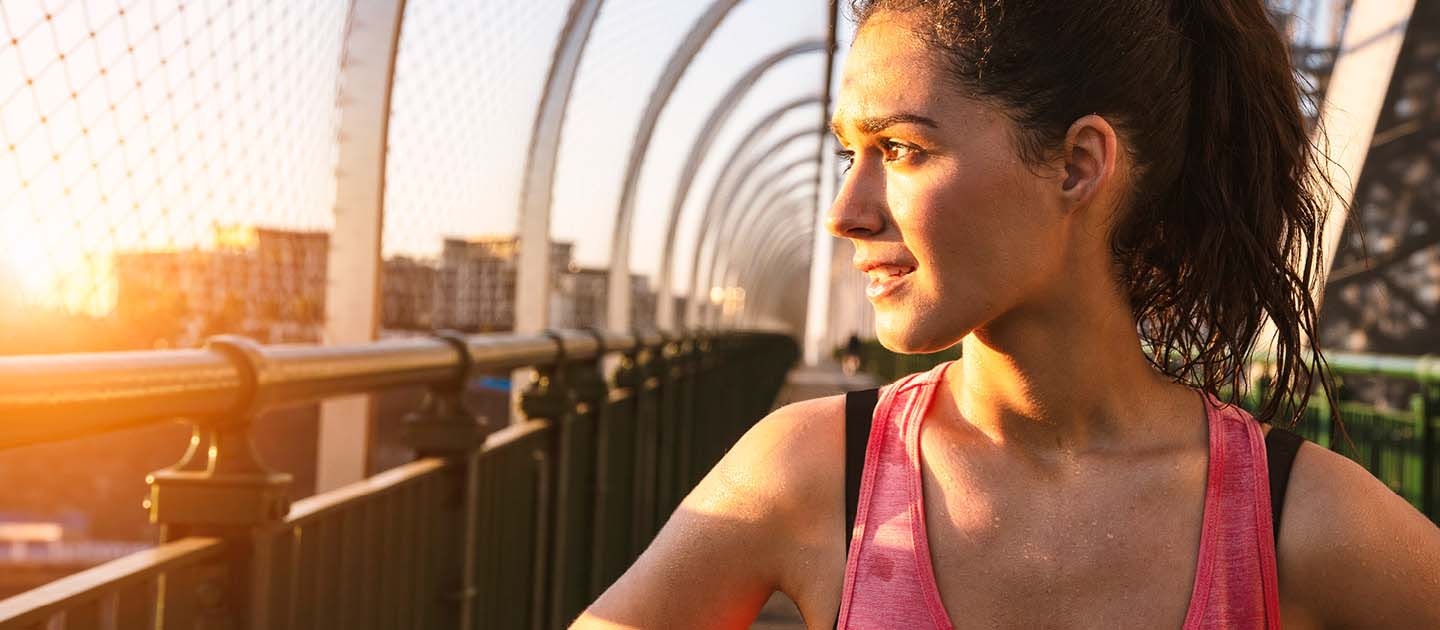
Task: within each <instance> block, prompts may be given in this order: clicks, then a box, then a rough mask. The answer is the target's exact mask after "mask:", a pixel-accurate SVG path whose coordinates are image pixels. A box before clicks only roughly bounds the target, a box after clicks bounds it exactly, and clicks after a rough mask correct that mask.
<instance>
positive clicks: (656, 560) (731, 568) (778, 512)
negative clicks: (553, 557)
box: [574, 401, 842, 628]
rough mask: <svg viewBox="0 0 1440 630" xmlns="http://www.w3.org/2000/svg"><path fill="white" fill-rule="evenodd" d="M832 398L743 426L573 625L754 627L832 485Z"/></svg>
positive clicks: (835, 440)
mask: <svg viewBox="0 0 1440 630" xmlns="http://www.w3.org/2000/svg"><path fill="white" fill-rule="evenodd" d="M827 404H828V403H826V402H824V401H813V402H806V403H800V404H796V405H790V406H787V407H784V408H782V409H780V410H777V411H775V412H774V413H772V414H770V415H769V416H767V417H766V418H765V419H764V420H761V421H760V422H759V423H758V424H756V425H755V426H754V427H752V428H751V429H750V430H749V431H748V432H746V434H745V435H744V437H742V438H741V439H740V441H739V442H737V443H736V444H735V446H734V447H732V448H731V449H730V451H729V452H728V453H726V455H725V456H724V457H723V458H722V459H721V460H720V462H719V463H718V464H716V466H715V467H714V468H713V469H712V470H711V471H710V473H709V474H707V475H706V476H705V478H704V479H703V480H702V481H701V482H700V483H699V484H698V485H697V486H696V487H695V489H694V490H693V491H691V492H690V494H689V495H688V496H687V497H686V498H685V500H684V501H682V502H681V504H680V507H679V508H678V509H677V510H676V511H675V513H674V514H673V515H671V516H670V519H669V520H668V521H667V522H666V524H665V526H664V527H663V528H662V529H661V530H660V533H659V534H658V535H657V536H656V538H655V540H654V542H652V543H651V545H650V547H649V548H648V549H646V550H645V552H644V553H643V554H641V556H640V557H639V558H638V559H637V560H636V561H635V564H634V565H632V566H631V567H630V569H629V570H628V571H626V572H625V574H624V575H623V576H621V578H620V579H619V580H618V581H616V583H615V584H614V585H613V586H611V587H610V588H609V589H607V590H606V591H605V593H604V594H603V595H601V596H600V598H599V599H598V600H596V602H595V603H594V604H593V605H592V606H591V607H590V608H589V609H588V610H587V611H586V613H585V614H584V615H582V616H581V617H580V619H579V620H578V621H577V622H576V624H575V626H574V627H580V628H603V627H636V628H745V627H748V626H749V625H750V623H751V621H753V620H754V618H755V616H756V615H757V614H758V612H759V610H760V608H761V606H763V605H764V604H765V601H766V600H767V599H768V598H769V596H770V594H771V593H772V592H774V591H775V590H776V588H777V586H778V585H779V584H780V582H781V581H782V580H783V579H784V578H785V575H786V573H787V570H788V568H789V567H790V566H791V565H792V564H793V559H794V558H795V557H796V554H797V553H800V552H801V547H803V546H804V543H803V540H804V539H805V538H806V536H805V535H804V531H805V530H806V529H807V525H806V523H807V522H808V521H813V520H815V516H816V514H815V512H814V508H815V507H816V506H815V505H814V504H813V502H814V501H815V498H814V497H815V496H816V494H817V491H820V490H821V489H822V488H824V487H825V484H827V483H830V480H829V479H828V476H830V475H829V474H828V471H829V469H830V468H832V467H827V466H824V465H821V462H823V461H824V460H825V458H827V457H831V456H834V454H831V453H828V452H827V451H826V449H828V448H833V449H834V451H835V454H838V453H839V451H840V450H841V448H842V446H841V445H840V440H841V436H832V435H829V434H830V433H832V432H831V431H828V430H827V427H826V416H828V415H829V414H828V413H827V412H828V411H829V407H827ZM829 406H833V404H829ZM832 438H833V439H832ZM830 461H832V462H833V461H835V460H833V459H832V460H830ZM835 483H837V484H838V481H836V482H835ZM838 488H839V487H838V486H837V492H838V491H839V490H838ZM820 494H823V492H820Z"/></svg>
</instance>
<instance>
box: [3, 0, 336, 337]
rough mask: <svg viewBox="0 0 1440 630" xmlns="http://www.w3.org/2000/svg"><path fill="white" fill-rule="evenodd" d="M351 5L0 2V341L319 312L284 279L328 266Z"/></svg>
mask: <svg viewBox="0 0 1440 630" xmlns="http://www.w3.org/2000/svg"><path fill="white" fill-rule="evenodd" d="M345 8H346V6H345V3H344V2H341V1H339V0H307V1H300V2H283V3H278V2H268V1H265V0H252V1H248V2H247V1H233V0H231V1H218V0H216V1H210V2H186V3H178V2H159V1H149V0H147V1H134V2H116V1H111V2H49V3H40V2H5V3H3V4H0V36H3V41H0V240H3V244H0V276H3V277H6V278H7V279H8V280H9V281H8V282H7V283H6V284H7V285H8V286H9V287H14V288H15V289H18V290H7V291H6V295H5V296H4V297H0V300H6V301H8V302H9V303H8V304H5V305H3V306H0V313H3V314H4V316H5V317H6V318H7V319H8V320H16V321H9V322H7V323H10V324H12V325H14V326H15V327H11V328H10V330H11V331H12V334H11V336H10V341H11V342H12V343H11V344H9V345H11V347H9V348H4V349H0V351H12V352H13V351H26V350H33V351H44V350H54V349H82V348H77V347H73V346H74V345H75V344H76V343H83V344H87V345H90V346H93V347H91V348H84V349H97V348H98V347H134V346H142V347H143V346H148V345H151V344H152V343H153V342H155V341H157V340H158V341H161V342H169V341H183V340H184V339H185V338H186V337H189V338H191V339H193V338H195V337H197V336H198V335H201V334H204V333H205V332H208V331H213V330H217V329H236V328H239V327H240V325H241V324H242V323H243V320H247V319H252V320H253V319H256V318H259V317H262V316H263V315H265V314H266V313H267V312H268V311H278V310H287V311H292V313H291V315H293V317H292V319H296V320H299V321H300V322H307V321H308V322H312V323H313V322H316V321H318V316H319V310H318V305H316V304H308V305H307V304H303V303H298V302H295V301H293V300H288V301H287V300H281V299H278V298H279V296H281V295H283V294H285V293H286V292H287V290H289V289H294V288H298V287H305V286H311V285H315V284H316V283H319V285H320V286H323V280H324V279H323V275H320V274H321V273H323V272H322V271H318V270H315V269H313V267H314V264H315V263H316V262H317V261H318V262H319V263H320V264H322V265H323V261H324V256H323V247H324V241H323V236H317V235H319V234H320V232H317V230H323V229H324V228H325V227H326V226H327V225H328V224H329V221H330V219H329V217H330V209H331V205H332V200H333V197H334V184H333V174H332V171H333V164H334V135H335V134H334V124H335V119H334V100H335V98H334V95H335V86H336V77H337V76H338V71H339V63H338V62H339V53H340V38H341V34H342V31H343V26H344V20H345ZM257 227H260V228H267V229H264V230H256V229H253V228H257ZM317 249H319V250H321V251H320V252H319V254H318V256H317V254H316V250H317ZM319 269H320V270H323V266H322V267H320V268H319ZM255 294H264V295H265V296H266V297H269V298H276V299H264V300H261V299H257V298H256V295H255ZM57 318H59V319H68V318H79V319H80V320H85V321H79V322H72V323H73V325H72V326H69V327H67V328H65V329H64V330H63V333H64V335H63V337H64V338H66V339H69V340H71V343H69V344H61V345H60V346H54V347H52V346H47V345H46V343H54V342H56V341H57V337H59V336H62V335H60V333H61V332H62V331H61V330H54V331H49V332H48V334H43V335H32V334H15V333H14V332H13V331H15V330H21V331H25V330H30V329H33V328H35V327H36V326H42V325H54V324H55V323H56V321H57ZM91 318H93V321H89V320H91ZM25 323H29V324H30V325H29V326H25V325H23V324H25ZM121 324H125V325H123V326H122V325H121ZM117 326H119V328H117ZM17 327H18V328H17ZM42 327H43V326H42ZM29 341H33V342H34V343H33V344H31V343H27V342H29ZM17 346H18V347H17Z"/></svg>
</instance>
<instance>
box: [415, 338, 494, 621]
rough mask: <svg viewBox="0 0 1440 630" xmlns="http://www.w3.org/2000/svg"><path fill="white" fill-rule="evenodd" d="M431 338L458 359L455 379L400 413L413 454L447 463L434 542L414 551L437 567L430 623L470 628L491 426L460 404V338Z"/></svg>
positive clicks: (466, 370)
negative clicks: (482, 455)
mask: <svg viewBox="0 0 1440 630" xmlns="http://www.w3.org/2000/svg"><path fill="white" fill-rule="evenodd" d="M435 336H436V337H437V338H438V339H440V340H441V341H444V342H446V343H447V344H449V345H450V346H451V347H453V348H454V349H455V353H456V355H458V356H459V358H460V361H459V367H458V368H457V369H456V371H455V376H454V378H453V379H451V380H447V381H443V382H439V383H436V384H433V385H431V386H430V389H429V391H427V392H426V394H425V400H424V401H423V402H422V403H421V404H420V408H419V409H417V410H415V411H413V412H411V413H409V414H407V415H406V416H405V421H404V439H405V443H406V444H408V445H409V446H410V447H411V448H413V449H415V454H416V456H417V457H440V458H444V459H447V460H449V461H450V466H449V467H448V468H446V474H445V490H444V492H443V495H442V496H444V497H445V499H444V503H443V504H442V505H443V506H444V510H445V513H444V514H441V515H439V518H437V519H435V520H434V521H431V522H433V523H434V524H435V525H434V527H435V530H436V531H435V532H434V534H435V540H436V541H438V544H437V545H436V547H435V548H434V549H421V550H417V553H429V554H431V555H432V557H433V558H434V566H436V567H439V571H438V574H437V575H435V576H434V580H435V582H434V583H435V584H437V585H438V588H439V590H440V592H439V596H440V599H439V600H438V601H435V602H434V604H435V609H434V613H435V614H434V616H433V617H431V619H433V620H434V623H435V626H436V627H445V628H470V627H472V626H473V625H474V602H475V595H476V589H475V553H476V545H478V544H480V541H478V540H476V526H477V525H476V524H477V519H478V514H477V513H476V512H477V509H476V503H477V496H476V493H477V479H478V475H477V473H478V469H479V467H478V465H477V464H476V461H475V458H476V455H477V454H478V452H479V449H480V447H481V446H482V445H483V444H484V443H485V436H486V434H488V433H489V431H490V428H491V427H490V426H489V422H487V421H486V419H485V418H477V417H476V416H475V415H474V414H472V413H470V411H469V410H468V409H467V408H466V406H465V401H464V395H465V385H466V383H467V382H468V380H469V377H470V368H471V366H472V365H473V363H474V362H473V360H472V359H471V357H470V347H469V345H468V344H467V343H466V342H465V337H464V336H463V335H460V334H459V333H453V332H441V333H437V334H436V335H435ZM422 519H423V517H422ZM424 520H428V519H424ZM456 550H459V554H458V555H459V559H458V560H457V559H456V555H457V553H456Z"/></svg>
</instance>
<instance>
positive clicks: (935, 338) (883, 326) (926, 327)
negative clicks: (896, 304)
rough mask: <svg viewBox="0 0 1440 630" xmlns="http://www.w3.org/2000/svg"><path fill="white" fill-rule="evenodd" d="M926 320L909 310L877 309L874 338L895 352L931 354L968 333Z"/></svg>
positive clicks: (958, 340)
mask: <svg viewBox="0 0 1440 630" xmlns="http://www.w3.org/2000/svg"><path fill="white" fill-rule="evenodd" d="M926 319H927V318H921V317H914V316H913V315H912V314H911V313H909V312H903V313H902V312H895V311H889V312H885V311H881V310H880V309H876V311H875V339H876V340H877V341H879V342H880V345H882V346H884V347H885V349H886V350H889V351H891V352H895V353H898V354H930V353H932V352H940V351H941V350H945V349H946V348H949V347H951V346H953V345H955V344H957V343H960V340H961V339H963V338H964V337H965V335H966V334H968V333H969V331H968V330H966V331H958V330H954V329H953V327H951V326H944V325H941V322H934V321H925V320H926Z"/></svg>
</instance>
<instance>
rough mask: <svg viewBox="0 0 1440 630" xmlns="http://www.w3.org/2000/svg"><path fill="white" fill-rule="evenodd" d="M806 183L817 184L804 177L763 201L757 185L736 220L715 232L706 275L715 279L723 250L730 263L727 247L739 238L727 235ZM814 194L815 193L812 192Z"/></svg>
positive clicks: (764, 213) (775, 191) (763, 213)
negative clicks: (760, 199) (713, 245)
mask: <svg viewBox="0 0 1440 630" xmlns="http://www.w3.org/2000/svg"><path fill="white" fill-rule="evenodd" d="M805 164H806V165H808V164H813V162H811V161H810V160H806V161H805ZM782 173H783V172H782ZM774 181H776V182H778V181H779V178H775V180H774ZM806 185H810V186H812V187H813V186H814V185H815V182H814V179H813V178H812V179H810V180H804V179H802V180H800V181H795V182H789V183H788V185H786V186H785V187H783V188H778V189H775V190H772V191H770V194H769V196H768V197H765V200H764V201H763V202H758V201H757V199H756V197H758V196H759V193H760V192H761V191H762V190H764V189H763V188H759V187H757V188H756V191H755V194H754V195H752V196H751V198H750V199H749V200H748V201H747V203H746V204H745V205H743V206H740V208H741V210H740V213H739V215H738V217H737V218H736V220H735V221H734V222H732V223H731V224H730V225H728V226H724V228H723V229H721V230H720V231H717V232H716V233H715V248H714V249H713V250H712V251H711V252H710V264H709V266H707V267H706V269H707V270H708V272H707V273H706V274H705V276H704V277H705V278H707V279H708V280H710V281H711V282H714V281H715V272H716V271H717V270H718V269H719V264H720V260H721V258H720V256H721V254H722V252H723V254H724V256H725V258H724V260H725V261H726V262H727V264H728V262H729V260H730V250H731V248H730V247H727V243H728V244H730V245H733V244H734V242H735V241H736V240H738V239H737V238H734V237H732V238H730V239H728V240H727V239H726V236H727V235H730V234H736V233H738V232H739V230H740V228H741V226H743V225H745V221H746V220H748V219H750V218H751V217H753V216H755V213H756V212H757V211H758V212H760V216H765V215H766V214H767V213H769V212H770V210H771V208H772V207H774V206H775V205H776V204H778V203H780V202H781V201H783V200H784V199H785V197H787V196H789V195H790V194H792V193H795V192H796V191H799V190H800V189H802V188H804V187H805V186H806ZM812 194H815V193H813V192H812Z"/></svg>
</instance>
